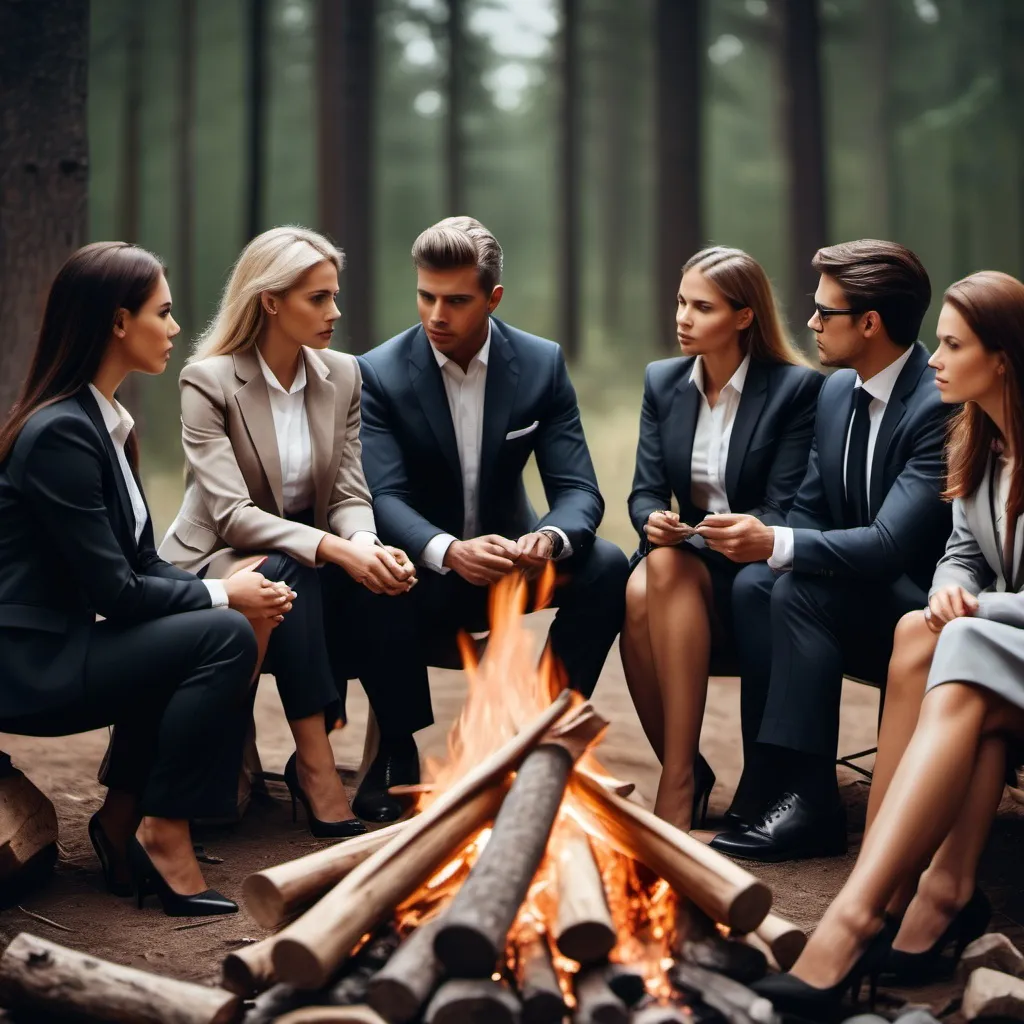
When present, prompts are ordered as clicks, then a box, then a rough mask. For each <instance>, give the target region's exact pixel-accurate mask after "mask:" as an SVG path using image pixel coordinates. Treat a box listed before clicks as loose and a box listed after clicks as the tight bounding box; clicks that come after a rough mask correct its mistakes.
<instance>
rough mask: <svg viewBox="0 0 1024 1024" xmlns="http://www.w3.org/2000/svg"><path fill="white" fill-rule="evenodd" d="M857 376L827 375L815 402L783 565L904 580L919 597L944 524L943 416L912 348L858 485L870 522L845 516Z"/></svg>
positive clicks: (923, 360)
mask: <svg viewBox="0 0 1024 1024" xmlns="http://www.w3.org/2000/svg"><path fill="white" fill-rule="evenodd" d="M856 383H857V374H856V373H855V372H854V371H853V370H839V371H838V372H836V373H834V374H832V376H831V377H829V379H828V380H827V381H826V382H825V386H824V387H823V388H822V389H821V395H820V396H819V398H818V419H817V425H816V427H815V433H814V445H813V447H812V448H811V458H810V462H809V464H808V467H807V475H806V476H805V477H804V481H803V483H802V484H801V485H800V490H799V492H798V493H797V496H796V500H795V501H794V502H793V507H792V509H791V510H790V513H789V516H788V517H787V519H786V523H787V525H788V526H792V527H793V528H794V532H793V568H794V570H796V571H797V572H808V573H814V574H815V575H818V576H847V577H853V578H855V579H863V580H880V581H888V582H896V581H897V580H899V579H900V577H902V576H907V577H909V579H910V581H912V582H913V583H914V584H915V585H916V586H917V587H919V588H921V589H922V590H923V591H927V589H928V585H929V583H930V581H931V578H932V573H933V571H934V570H935V565H936V563H937V562H938V560H939V558H940V557H941V556H942V553H943V551H944V550H945V546H946V539H947V538H948V537H949V533H950V529H951V527H952V515H951V512H950V505H949V503H948V502H945V501H943V500H942V499H941V498H940V497H939V494H940V493H941V491H942V489H943V487H944V486H945V475H946V467H945V461H944V458H943V447H944V444H945V439H946V427H947V420H948V418H949V416H950V415H951V414H952V413H953V412H955V411H956V409H957V407H956V406H950V405H946V404H944V403H943V402H942V400H941V399H940V397H939V391H938V388H936V386H935V371H934V370H932V369H931V368H930V367H929V366H928V350H927V349H926V348H925V347H924V345H922V344H921V343H920V342H917V343H915V345H914V349H913V352H912V353H911V355H910V358H909V359H908V360H907V363H906V364H905V365H904V367H903V369H902V370H901V371H900V375H899V377H897V378H896V384H895V386H894V387H893V390H892V395H891V396H890V398H889V403H888V405H887V406H886V408H885V414H884V415H883V417H882V423H881V426H880V427H879V430H878V437H877V439H876V441H875V449H874V455H873V457H872V461H871V479H870V481H869V482H868V505H869V508H870V511H871V515H872V517H873V521H872V523H871V525H870V526H853V525H852V524H849V523H847V521H846V519H845V511H844V505H845V502H844V500H843V497H844V494H845V485H844V482H843V476H844V474H843V467H844V462H845V457H846V437H847V433H848V431H849V426H850V415H851V409H852V404H853V390H854V387H855V385H856Z"/></svg>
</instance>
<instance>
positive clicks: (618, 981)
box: [601, 964, 647, 1006]
mask: <svg viewBox="0 0 1024 1024" xmlns="http://www.w3.org/2000/svg"><path fill="white" fill-rule="evenodd" d="M601 975H602V977H603V978H604V980H605V984H607V986H608V987H609V988H610V989H611V990H612V991H613V992H614V993H615V994H616V995H617V996H618V997H619V998H620V999H621V1000H622V1001H623V1002H624V1003H625V1004H626V1005H627V1006H636V1004H637V1003H639V1002H640V1000H641V999H643V998H644V996H645V995H647V984H646V982H645V981H644V976H643V974H642V973H641V972H640V971H639V969H638V968H636V967H630V966H629V965H628V964H608V965H607V966H606V967H604V968H603V969H602V971H601Z"/></svg>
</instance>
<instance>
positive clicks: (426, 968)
mask: <svg viewBox="0 0 1024 1024" xmlns="http://www.w3.org/2000/svg"><path fill="white" fill-rule="evenodd" d="M440 922H441V917H440V916H438V917H435V918H433V919H432V920H430V921H427V922H426V923H425V924H421V925H420V926H419V927H418V928H417V929H416V930H415V931H414V932H413V933H412V934H411V935H410V936H409V937H408V938H407V939H406V940H405V941H404V942H403V943H402V944H401V945H400V946H399V947H398V951H397V952H396V953H395V955H394V956H393V957H392V958H391V959H390V960H389V961H388V962H387V963H386V964H385V965H384V966H383V967H382V968H381V969H380V970H379V971H378V972H377V973H376V974H375V975H374V976H373V977H372V978H371V979H370V986H369V988H368V989H367V994H366V1001H367V1003H369V1005H370V1006H372V1007H373V1008H374V1009H375V1010H376V1011H377V1012H378V1013H379V1014H380V1015H381V1016H382V1017H384V1018H385V1019H386V1020H388V1021H391V1022H392V1024H404V1022H405V1021H410V1020H412V1019H413V1018H414V1017H415V1016H416V1015H417V1014H418V1013H419V1012H420V1009H421V1008H422V1007H423V1006H424V1005H425V1004H426V1002H427V1000H428V999H429V998H430V994H431V993H432V992H433V991H434V989H435V988H436V987H437V983H438V982H439V981H440V980H441V975H442V973H443V968H442V967H441V962H440V961H439V960H438V959H437V957H436V956H435V955H434V935H435V934H436V933H437V929H438V926H439V924H440Z"/></svg>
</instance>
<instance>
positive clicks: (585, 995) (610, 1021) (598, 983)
mask: <svg viewBox="0 0 1024 1024" xmlns="http://www.w3.org/2000/svg"><path fill="white" fill-rule="evenodd" d="M573 988H574V991H575V993H576V1014H575V1016H574V1017H573V1021H574V1022H575V1024H628V1021H629V1011H628V1010H627V1009H626V1004H625V1003H624V1002H623V1001H622V1000H621V999H620V998H619V997H618V996H617V995H616V994H615V993H614V992H613V991H612V990H611V989H610V988H609V987H608V983H607V981H605V978H604V974H603V973H602V972H601V970H600V969H598V968H593V967H590V968H584V969H583V970H582V971H580V973H579V974H577V975H576V979H575V984H574V986H573Z"/></svg>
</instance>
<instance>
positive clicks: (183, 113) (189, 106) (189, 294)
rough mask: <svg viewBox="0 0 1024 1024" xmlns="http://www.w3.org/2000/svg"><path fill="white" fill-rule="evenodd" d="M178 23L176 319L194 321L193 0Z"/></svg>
mask: <svg viewBox="0 0 1024 1024" xmlns="http://www.w3.org/2000/svg"><path fill="white" fill-rule="evenodd" d="M179 10H180V14H179V17H180V21H179V23H178V181H177V187H178V265H177V267H175V275H174V276H175V278H176V281H177V284H176V286H175V289H174V298H175V305H176V307H177V308H176V309H175V318H176V319H178V320H180V321H181V322H182V323H185V324H194V323H195V322H196V321H195V316H194V309H195V307H194V299H195V287H194V282H195V274H194V273H193V266H192V260H193V257H194V255H195V252H194V250H195V232H194V226H195V165H196V153H195V105H196V76H195V53H196V0H180V9H179Z"/></svg>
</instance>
